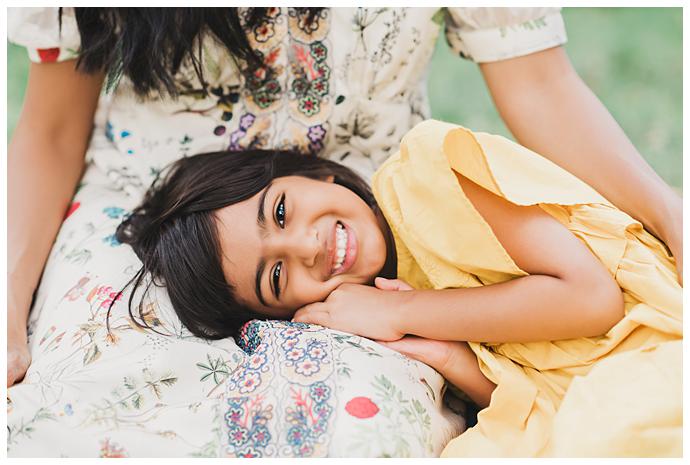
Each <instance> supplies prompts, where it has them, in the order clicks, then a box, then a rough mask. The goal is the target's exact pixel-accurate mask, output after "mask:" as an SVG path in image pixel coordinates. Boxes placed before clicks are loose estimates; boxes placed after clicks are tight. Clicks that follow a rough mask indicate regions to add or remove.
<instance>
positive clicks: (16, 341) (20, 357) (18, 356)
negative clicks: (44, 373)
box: [7, 334, 31, 387]
mask: <svg viewBox="0 0 690 465" xmlns="http://www.w3.org/2000/svg"><path fill="white" fill-rule="evenodd" d="M30 363H31V354H30V353H29V345H28V344H27V342H26V338H20V337H15V336H14V335H12V334H8V338H7V387H10V386H12V385H14V384H15V383H18V382H19V381H21V380H22V379H23V378H24V375H25V374H26V370H28V369H29V364H30Z"/></svg>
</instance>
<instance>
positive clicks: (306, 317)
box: [292, 278, 412, 341]
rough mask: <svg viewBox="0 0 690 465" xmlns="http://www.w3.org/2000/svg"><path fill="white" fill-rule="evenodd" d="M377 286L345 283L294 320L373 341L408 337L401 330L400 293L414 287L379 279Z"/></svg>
mask: <svg viewBox="0 0 690 465" xmlns="http://www.w3.org/2000/svg"><path fill="white" fill-rule="evenodd" d="M374 283H375V284H376V287H372V286H365V285H361V284H342V285H340V286H339V287H338V288H336V289H335V290H334V291H333V292H331V294H330V295H329V296H328V298H326V300H325V301H323V302H315V303H313V304H309V305H306V306H304V307H302V308H301V309H299V310H298V311H297V312H296V313H295V315H294V317H293V318H292V321H298V322H301V323H312V324H317V325H321V326H326V327H328V328H331V329H337V330H339V331H345V332H348V333H353V334H358V335H360V336H363V337H366V338H369V339H380V340H382V341H395V340H397V339H400V338H401V337H403V336H404V333H402V332H401V331H400V329H399V322H400V321H399V320H400V316H399V315H398V312H397V311H396V310H397V309H398V308H399V306H400V304H399V302H400V297H401V294H404V293H399V292H391V291H403V290H411V289H412V288H411V287H410V286H409V285H408V284H407V283H405V282H404V281H401V280H398V279H394V280H388V279H384V278H376V280H375V281H374Z"/></svg>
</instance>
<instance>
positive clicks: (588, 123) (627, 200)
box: [480, 47, 683, 284]
mask: <svg viewBox="0 0 690 465" xmlns="http://www.w3.org/2000/svg"><path fill="white" fill-rule="evenodd" d="M480 69H481V71H482V74H483V75H484V79H485V81H486V83H487V86H488V88H489V91H490V92H491V96H492V98H493V100H494V103H495V104H496V108H497V109H498V111H499V113H500V115H501V117H502V118H503V120H504V121H505V123H506V125H507V126H508V129H510V131H511V132H512V133H513V135H514V136H515V138H516V139H517V140H518V142H520V144H522V145H524V146H525V147H528V148H529V149H531V150H533V151H535V152H537V153H539V154H541V155H543V156H545V157H547V158H549V159H550V160H551V161H553V162H554V163H556V164H558V165H560V166H561V167H563V168H565V169H566V170H568V171H570V172H571V173H573V174H574V175H576V176H577V177H579V178H580V179H582V180H583V181H585V182H586V183H587V184H589V185H590V186H592V187H594V189H596V190H597V191H598V192H599V193H600V194H602V195H603V196H604V197H606V198H607V199H608V200H609V201H611V202H612V203H613V204H614V205H616V206H617V207H618V208H620V209H621V210H623V211H625V212H626V213H628V214H629V215H631V216H632V217H634V218H636V219H637V220H639V221H641V222H642V223H643V224H644V225H645V227H646V228H647V229H648V230H649V231H650V232H652V233H653V234H655V235H656V236H657V237H659V238H660V239H661V240H663V241H664V242H665V243H666V244H667V245H668V246H669V248H670V249H671V252H672V253H673V256H674V257H675V259H676V265H677V270H678V275H679V276H678V278H679V281H680V282H681V284H682V267H683V265H682V263H683V262H682V260H683V237H682V224H683V219H682V214H683V209H682V200H681V198H680V196H679V195H678V194H676V193H675V192H674V191H673V190H672V189H671V188H670V187H669V186H668V185H667V184H666V183H665V182H664V181H663V180H662V179H661V178H660V177H659V176H658V175H657V174H656V173H655V172H654V170H653V169H652V168H651V167H650V166H649V165H648V164H647V162H646V161H645V160H644V158H642V156H641V155H640V154H639V153H638V151H637V150H636V149H635V147H634V146H633V145H632V143H631V142H630V140H629V139H628V137H627V136H626V135H625V133H624V132H623V130H622V129H621V128H620V126H619V125H618V123H616V121H615V120H614V119H613V117H612V116H611V114H610V113H609V112H608V110H607V109H606V108H605V107H604V105H603V104H602V103H601V102H600V101H599V99H597V97H596V96H595V95H594V93H593V92H592V91H591V90H590V89H589V87H587V85H586V84H585V83H584V82H583V81H582V79H580V77H579V76H578V74H577V72H576V71H575V70H574V68H573V66H572V65H571V63H570V60H569V59H568V55H567V54H566V52H565V50H564V49H563V48H562V47H554V48H551V49H548V50H544V51H541V52H537V53H532V54H530V55H526V56H522V57H518V58H512V59H509V60H503V61H497V62H492V63H483V64H481V65H480Z"/></svg>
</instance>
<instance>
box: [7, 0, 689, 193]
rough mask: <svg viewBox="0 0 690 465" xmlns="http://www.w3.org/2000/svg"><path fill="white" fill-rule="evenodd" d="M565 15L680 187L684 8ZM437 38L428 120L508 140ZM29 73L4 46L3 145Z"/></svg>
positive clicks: (592, 69) (584, 52) (625, 120)
mask: <svg viewBox="0 0 690 465" xmlns="http://www.w3.org/2000/svg"><path fill="white" fill-rule="evenodd" d="M563 16H564V18H565V23H566V28H567V32H568V43H567V44H566V50H567V51H568V54H569V56H570V58H571V60H572V62H573V64H574V66H575V68H576V69H577V71H578V73H579V74H580V76H582V78H583V79H584V81H585V82H586V83H587V84H588V85H589V86H590V87H591V88H592V90H593V91H594V93H596V94H597V96H598V97H599V98H600V99H601V100H602V101H603V102H604V105H606V107H607V108H608V109H609V111H610V112H611V113H612V114H613V116H614V117H615V118H616V120H617V121H618V122H619V124H620V125H621V126H622V127H623V129H624V130H625V132H626V134H627V135H628V136H629V137H630V139H631V140H632V141H633V143H634V144H635V146H636V147H637V148H638V150H639V151H640V153H641V154H642V155H643V156H644V157H645V158H646V159H647V161H649V163H650V164H651V165H652V167H653V168H654V169H655V170H656V171H657V173H659V174H660V175H661V177H662V178H664V179H665V180H666V182H668V183H669V184H670V185H672V186H674V187H677V188H682V179H683V178H682V142H683V139H682V132H681V131H682V116H683V115H682V100H683V93H682V79H683V74H682V71H683V68H682V67H683V57H682V53H683V50H682V30H683V22H682V9H681V8H566V9H564V10H563ZM439 39H440V40H439V41H438V44H437V46H436V51H435V53H434V57H433V60H432V65H431V72H430V78H429V95H430V100H431V108H432V116H433V117H435V118H439V119H443V120H446V121H455V122H458V123H460V124H463V125H465V126H467V127H470V128H472V129H477V130H482V131H487V132H493V133H497V134H503V135H506V136H509V135H510V134H509V133H508V131H507V129H506V128H505V125H504V124H503V122H502V121H501V119H500V117H499V116H498V113H497V112H496V109H495V108H494V106H493V104H492V102H491V98H490V97H489V93H488V91H487V89H486V86H485V85H484V81H483V79H482V77H481V74H480V73H479V68H478V67H477V65H475V64H474V63H472V62H469V61H467V60H463V59H460V58H458V57H456V56H454V55H453V54H451V52H450V50H449V48H448V46H447V45H446V42H445V40H444V38H443V35H441V36H440V38H439ZM28 66H29V65H28V59H27V57H26V52H25V50H24V49H23V48H21V47H17V46H15V45H13V44H9V45H8V49H7V86H8V88H7V107H8V108H7V135H8V139H9V137H10V136H11V134H12V131H13V130H14V127H15V125H16V122H17V118H18V116H19V111H20V108H21V102H22V99H23V96H24V88H25V85H26V83H25V81H26V74H27V71H28ZM458 88H460V89H461V91H460V92H456V89H458ZM456 94H457V95H456Z"/></svg>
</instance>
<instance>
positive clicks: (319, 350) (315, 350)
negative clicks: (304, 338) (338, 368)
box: [308, 346, 326, 360]
mask: <svg viewBox="0 0 690 465" xmlns="http://www.w3.org/2000/svg"><path fill="white" fill-rule="evenodd" d="M308 354H309V357H311V358H313V359H316V360H321V359H323V358H324V357H326V351H325V350H323V347H321V346H313V347H312V348H310V349H309V352H308Z"/></svg>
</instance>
